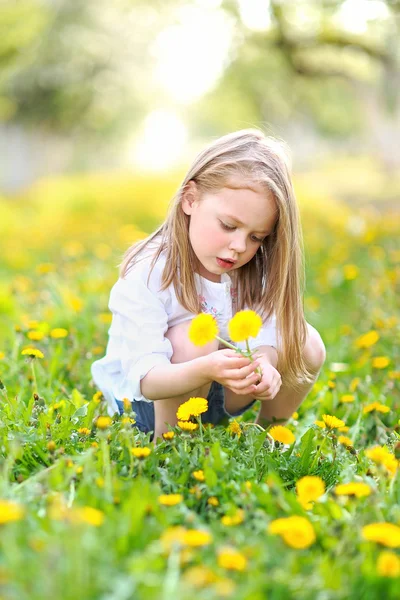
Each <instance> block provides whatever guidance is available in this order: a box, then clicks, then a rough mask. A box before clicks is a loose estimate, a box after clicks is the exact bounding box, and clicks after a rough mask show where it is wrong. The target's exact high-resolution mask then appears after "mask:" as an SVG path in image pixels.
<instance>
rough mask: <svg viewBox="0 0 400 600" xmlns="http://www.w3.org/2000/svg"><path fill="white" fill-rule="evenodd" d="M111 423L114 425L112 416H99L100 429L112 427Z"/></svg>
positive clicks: (98, 424) (97, 422) (97, 423)
mask: <svg viewBox="0 0 400 600" xmlns="http://www.w3.org/2000/svg"><path fill="white" fill-rule="evenodd" d="M111 425H112V419H111V417H104V416H100V417H97V421H96V427H97V428H98V429H101V430H104V429H107V428H108V427H110V426H111Z"/></svg>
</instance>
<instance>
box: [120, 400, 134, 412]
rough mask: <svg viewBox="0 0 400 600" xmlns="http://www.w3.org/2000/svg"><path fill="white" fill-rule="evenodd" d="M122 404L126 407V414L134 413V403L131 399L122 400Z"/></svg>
mask: <svg viewBox="0 0 400 600" xmlns="http://www.w3.org/2000/svg"><path fill="white" fill-rule="evenodd" d="M122 404H123V407H124V412H126V413H129V412H132V402H131V401H130V400H129V398H122Z"/></svg>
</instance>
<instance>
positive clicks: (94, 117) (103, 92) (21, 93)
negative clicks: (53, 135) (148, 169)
mask: <svg viewBox="0 0 400 600" xmlns="http://www.w3.org/2000/svg"><path fill="white" fill-rule="evenodd" d="M169 5H170V3H169V2H167V3H165V2H162V1H161V0H152V2H151V3H148V2H146V1H145V0H113V2H112V3H110V2H107V1H106V0H73V1H72V2H71V1H70V0H19V1H16V2H1V4H0V67H1V76H0V120H3V121H7V120H13V121H15V122H19V123H21V122H22V123H24V122H25V123H34V124H35V126H36V127H43V128H46V129H48V130H52V131H56V132H61V133H62V132H66V131H68V133H69V134H73V133H74V132H78V133H79V132H84V133H85V134H86V135H88V134H89V135H90V134H91V133H107V132H111V131H115V130H116V129H118V126H119V125H122V124H123V123H124V124H126V122H127V120H128V121H130V122H133V123H136V122H137V121H138V120H140V118H141V117H142V116H143V114H145V109H146V101H147V93H148V87H149V86H148V78H149V77H150V72H151V69H149V66H150V65H151V60H152V58H151V56H150V55H149V52H148V47H149V44H150V42H151V41H152V39H153V37H154V35H156V34H157V32H158V31H160V30H161V29H162V27H163V24H164V18H163V15H165V13H166V12H167V11H169V10H170V8H169Z"/></svg>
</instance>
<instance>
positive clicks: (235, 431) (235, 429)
mask: <svg viewBox="0 0 400 600" xmlns="http://www.w3.org/2000/svg"><path fill="white" fill-rule="evenodd" d="M228 431H229V433H231V434H232V435H237V436H238V438H240V436H241V435H242V428H241V427H240V423H238V421H236V419H234V420H233V421H231V422H230V423H229V425H228Z"/></svg>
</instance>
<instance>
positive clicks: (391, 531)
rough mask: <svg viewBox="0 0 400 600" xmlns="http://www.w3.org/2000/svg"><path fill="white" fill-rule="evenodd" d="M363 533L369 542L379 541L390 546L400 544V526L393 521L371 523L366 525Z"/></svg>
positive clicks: (393, 546) (396, 546)
mask: <svg viewBox="0 0 400 600" xmlns="http://www.w3.org/2000/svg"><path fill="white" fill-rule="evenodd" d="M361 533H362V536H363V538H364V539H365V540H368V541H369V542H377V543H378V544H382V545H383V546H388V547H389V548H398V547H399V546H400V527H398V526H397V525H393V524H392V523H371V524H370V525H365V526H364V527H363V528H362V531H361Z"/></svg>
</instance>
